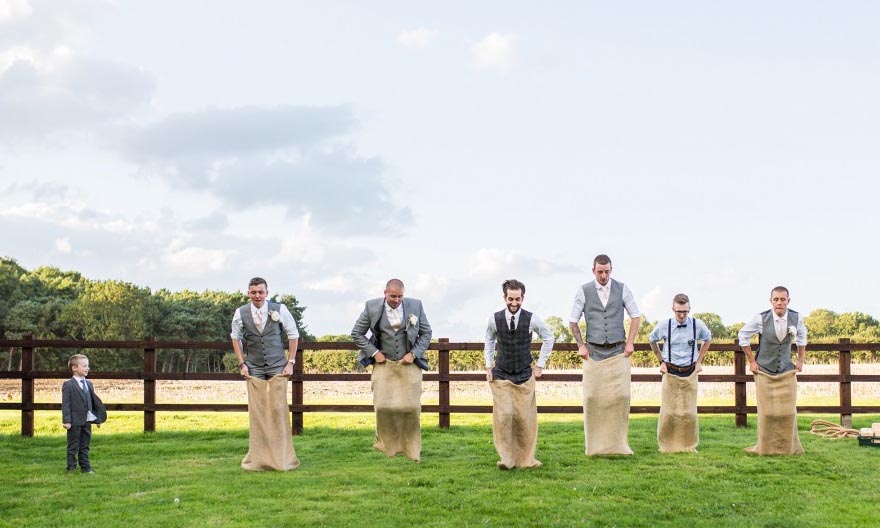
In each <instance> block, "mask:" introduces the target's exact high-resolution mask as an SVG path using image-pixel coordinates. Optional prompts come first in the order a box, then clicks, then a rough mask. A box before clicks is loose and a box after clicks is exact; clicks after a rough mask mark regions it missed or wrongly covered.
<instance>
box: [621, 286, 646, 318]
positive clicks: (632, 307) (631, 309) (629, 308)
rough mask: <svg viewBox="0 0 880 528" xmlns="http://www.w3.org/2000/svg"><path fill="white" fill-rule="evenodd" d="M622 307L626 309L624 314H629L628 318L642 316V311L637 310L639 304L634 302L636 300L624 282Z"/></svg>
mask: <svg viewBox="0 0 880 528" xmlns="http://www.w3.org/2000/svg"><path fill="white" fill-rule="evenodd" d="M623 307H624V309H626V314H627V315H629V318H630V319H635V318H636V317H641V316H642V313H641V312H640V311H639V306H638V305H637V304H636V300H635V298H634V297H633V293H632V292H631V291H630V289H629V286H627V285H626V284H624V285H623Z"/></svg>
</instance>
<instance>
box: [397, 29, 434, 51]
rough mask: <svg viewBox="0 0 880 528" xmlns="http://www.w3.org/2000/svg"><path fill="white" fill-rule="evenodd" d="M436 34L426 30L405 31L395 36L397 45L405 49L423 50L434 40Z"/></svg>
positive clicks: (431, 30)
mask: <svg viewBox="0 0 880 528" xmlns="http://www.w3.org/2000/svg"><path fill="white" fill-rule="evenodd" d="M436 36H437V32H436V31H435V30H433V29H428V28H423V27H420V28H417V29H406V30H403V31H401V32H400V33H398V34H397V43H398V44H400V45H401V46H403V47H405V48H424V47H426V46H427V45H428V44H430V43H431V41H432V40H434V37H436Z"/></svg>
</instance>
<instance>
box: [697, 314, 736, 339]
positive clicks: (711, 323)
mask: <svg viewBox="0 0 880 528" xmlns="http://www.w3.org/2000/svg"><path fill="white" fill-rule="evenodd" d="M693 316H694V318H695V319H699V320H700V321H703V322H704V323H706V327H707V328H708V329H709V331H710V332H712V339H729V338H731V337H733V336H732V335H731V334H730V330H729V329H728V328H727V327H726V326H724V323H723V322H722V321H721V316H720V315H718V314H716V313H712V312H700V313H695V314H693Z"/></svg>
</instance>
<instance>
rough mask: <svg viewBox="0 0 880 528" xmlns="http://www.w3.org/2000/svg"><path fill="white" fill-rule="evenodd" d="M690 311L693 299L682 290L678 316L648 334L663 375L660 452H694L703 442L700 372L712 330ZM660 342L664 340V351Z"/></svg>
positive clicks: (674, 307) (677, 300)
mask: <svg viewBox="0 0 880 528" xmlns="http://www.w3.org/2000/svg"><path fill="white" fill-rule="evenodd" d="M690 311H691V303H690V299H688V296H687V295H685V294H683V293H679V294H678V295H676V296H675V297H673V298H672V312H673V313H674V314H675V317H670V318H669V319H667V320H666V321H660V322H659V323H658V324H657V326H656V327H654V330H653V331H652V332H651V335H650V337H649V340H650V342H651V350H653V351H654V354H655V355H656V356H657V359H659V360H660V373H661V374H662V375H663V381H662V385H661V389H660V401H661V403H660V416H659V417H658V419H657V446H658V448H659V450H660V452H661V453H693V452H695V451H696V450H697V445H698V444H699V443H700V425H699V420H698V417H697V394H698V386H697V373H698V372H700V371H701V370H702V366H701V365H702V364H703V358H704V357H705V356H706V352H707V351H708V350H709V345H710V344H711V341H712V333H711V332H709V328H708V327H707V326H706V324H705V323H704V322H703V321H700V320H699V319H695V318H693V317H688V313H690ZM658 341H663V352H662V353H661V351H660V349H659V347H658V346H657V342H658ZM700 341H702V345H700ZM698 350H699V352H698Z"/></svg>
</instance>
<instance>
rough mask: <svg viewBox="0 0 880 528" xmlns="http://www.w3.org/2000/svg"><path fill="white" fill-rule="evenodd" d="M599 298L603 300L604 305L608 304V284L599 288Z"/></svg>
mask: <svg viewBox="0 0 880 528" xmlns="http://www.w3.org/2000/svg"><path fill="white" fill-rule="evenodd" d="M599 300H600V301H602V306H606V305H607V304H608V286H602V287H600V288H599Z"/></svg>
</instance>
